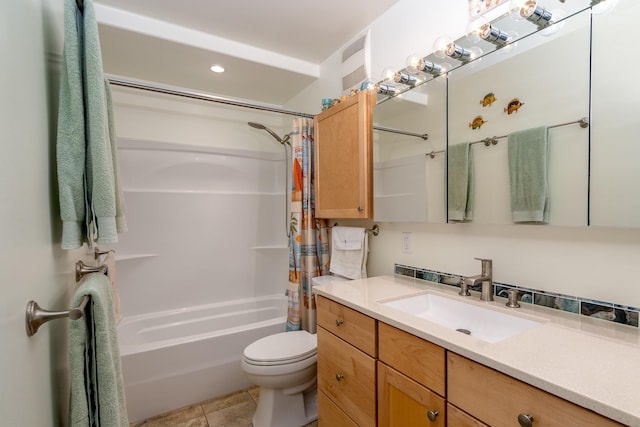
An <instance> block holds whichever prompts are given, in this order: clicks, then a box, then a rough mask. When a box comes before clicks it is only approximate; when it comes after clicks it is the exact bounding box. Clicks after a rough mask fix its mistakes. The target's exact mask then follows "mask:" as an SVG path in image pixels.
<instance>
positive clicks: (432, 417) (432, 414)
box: [427, 411, 439, 421]
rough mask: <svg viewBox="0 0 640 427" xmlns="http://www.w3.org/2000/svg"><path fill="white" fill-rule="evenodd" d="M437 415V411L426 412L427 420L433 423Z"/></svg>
mask: <svg viewBox="0 0 640 427" xmlns="http://www.w3.org/2000/svg"><path fill="white" fill-rule="evenodd" d="M438 415H439V414H438V411H427V418H429V421H435V420H436V418H437V417H438Z"/></svg>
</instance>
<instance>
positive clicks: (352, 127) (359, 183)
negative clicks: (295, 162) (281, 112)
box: [315, 91, 375, 219]
mask: <svg viewBox="0 0 640 427" xmlns="http://www.w3.org/2000/svg"><path fill="white" fill-rule="evenodd" d="M374 104H375V93H374V92H372V91H362V92H360V93H358V95H357V96H351V97H349V98H347V99H346V100H345V101H343V102H341V103H340V104H338V105H336V106H333V107H331V108H330V109H328V110H326V111H323V112H322V113H320V114H318V115H317V116H316V117H315V166H316V177H315V180H316V181H315V203H316V206H315V209H316V210H315V214H316V217H317V218H360V219H371V218H373V154H372V144H373V105H374Z"/></svg>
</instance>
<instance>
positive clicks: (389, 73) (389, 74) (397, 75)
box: [382, 67, 418, 87]
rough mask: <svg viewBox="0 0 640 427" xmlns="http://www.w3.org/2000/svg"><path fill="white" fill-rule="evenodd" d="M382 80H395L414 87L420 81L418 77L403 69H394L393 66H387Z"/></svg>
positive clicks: (392, 81)
mask: <svg viewBox="0 0 640 427" xmlns="http://www.w3.org/2000/svg"><path fill="white" fill-rule="evenodd" d="M382 81H383V82H385V83H394V82H395V83H400V84H403V85H407V86H411V87H413V86H415V85H416V84H417V83H418V78H417V77H416V76H412V75H410V74H407V73H405V72H403V71H394V70H393V68H391V67H386V68H385V69H384V70H382Z"/></svg>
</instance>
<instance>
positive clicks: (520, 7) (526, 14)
mask: <svg viewBox="0 0 640 427" xmlns="http://www.w3.org/2000/svg"><path fill="white" fill-rule="evenodd" d="M511 9H516V15H515V18H516V19H526V20H527V21H529V22H532V23H534V24H536V25H537V26H538V27H539V28H544V27H546V26H547V25H549V24H551V19H552V18H553V14H552V13H551V12H549V11H548V10H547V9H545V8H544V7H542V6H539V5H538V0H511Z"/></svg>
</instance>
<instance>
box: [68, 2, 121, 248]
mask: <svg viewBox="0 0 640 427" xmlns="http://www.w3.org/2000/svg"><path fill="white" fill-rule="evenodd" d="M64 17H65V20H64V21H65V22H64V26H65V41H64V49H63V65H62V73H61V82H60V99H59V108H58V111H59V112H58V137H57V148H56V150H57V162H58V186H59V192H60V196H59V197H60V214H61V217H62V221H63V229H62V248H63V249H75V248H78V247H80V246H81V245H82V243H83V241H85V240H88V241H89V242H94V241H97V242H98V243H116V242H117V241H118V232H123V231H126V224H125V221H124V199H123V198H122V194H121V191H122V190H121V189H120V188H119V180H118V168H117V159H116V156H115V128H114V126H113V114H112V106H111V96H110V92H109V86H108V82H106V81H105V78H104V73H103V68H102V54H101V51H100V38H99V36H98V24H97V21H96V16H95V12H94V9H93V3H92V1H91V0H86V1H85V2H84V9H83V11H80V10H79V9H78V8H77V5H76V1H75V0H65V11H64ZM89 230H93V233H90V232H89ZM92 234H93V235H92Z"/></svg>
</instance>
